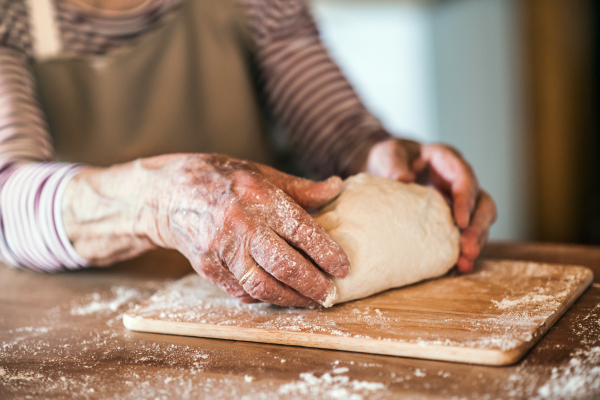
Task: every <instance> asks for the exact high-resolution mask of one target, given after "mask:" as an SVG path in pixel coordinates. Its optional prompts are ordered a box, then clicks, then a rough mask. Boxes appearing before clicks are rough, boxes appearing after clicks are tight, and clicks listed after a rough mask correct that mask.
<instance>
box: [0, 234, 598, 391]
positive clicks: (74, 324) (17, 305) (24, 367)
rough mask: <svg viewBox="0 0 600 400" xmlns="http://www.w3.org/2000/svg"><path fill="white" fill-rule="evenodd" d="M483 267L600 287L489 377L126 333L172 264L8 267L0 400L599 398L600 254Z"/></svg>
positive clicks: (563, 251) (355, 356)
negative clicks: (566, 277) (536, 269)
mask: <svg viewBox="0 0 600 400" xmlns="http://www.w3.org/2000/svg"><path fill="white" fill-rule="evenodd" d="M482 257H484V258H499V259H515V260H532V261H543V262H555V263H563V264H577V265H585V266H587V267H590V268H591V269H592V270H593V271H594V274H595V283H594V284H593V285H592V286H591V287H590V288H588V289H587V291H586V292H585V293H584V294H583V296H582V297H581V298H580V299H579V300H578V301H577V302H576V303H575V304H574V305H573V306H572V307H571V308H570V309H569V310H568V311H567V312H566V313H565V315H564V316H563V317H562V318H561V319H560V320H559V321H558V322H557V323H556V325H555V326H554V327H552V328H551V329H550V331H549V332H548V333H547V334H546V335H545V337H543V338H542V339H541V340H540V342H539V343H538V344H537V345H536V346H535V347H534V348H533V349H532V350H531V351H530V352H529V354H528V355H527V356H526V357H525V358H524V359H523V360H522V361H520V362H519V363H517V364H515V365H512V366H508V367H484V366H477V365H468V364H458V363H449V362H438V361H426V360H417V359H410V358H400V357H390V356H379V355H370V354H359V353H349V352H342V351H332V350H320V349H309V348H300V347H290V346H278V345H266V344H257V343H247V342H236V341H226V340H215V339H201V338H191V337H180V336H169V335H158V334H144V333H136V332H130V331H128V330H126V329H125V328H124V327H123V324H122V321H121V317H122V313H123V312H124V311H126V310H127V309H128V307H130V306H132V305H133V304H135V303H137V302H139V301H141V300H143V299H145V298H147V297H149V296H150V295H151V294H152V293H154V292H155V291H156V290H157V289H159V288H160V287H162V286H163V285H164V284H165V283H167V282H169V281H172V280H175V279H178V278H180V277H182V276H183V275H185V274H187V273H189V272H191V267H190V266H189V264H188V263H187V261H186V260H185V259H183V258H182V257H181V256H180V255H178V254H176V253H173V252H167V251H157V252H153V253H150V254H147V255H145V256H143V257H140V258H138V259H135V260H132V261H128V262H125V263H121V264H119V265H117V266H114V267H111V268H106V269H103V268H92V269H87V270H81V271H73V272H65V273H59V274H53V275H48V274H36V273H31V272H24V271H19V270H13V269H9V268H6V267H4V266H0V398H1V399H11V398H50V397H51V398H111V399H112V398H116V399H121V398H123V399H129V398H131V399H140V398H152V399H155V398H157V399H170V398H173V399H182V398H232V399H243V398H247V399H277V398H281V399H284V398H285V399H290V398H307V399H314V398H327V399H331V398H333V399H352V400H358V399H361V398H369V399H371V398H372V399H387V398H399V397H403V398H452V397H455V398H468V399H496V398H502V399H507V398H531V397H540V398H544V397H553V398H595V397H600V367H599V366H600V284H599V283H598V282H600V247H588V246H569V245H553V244H535V243H534V244H521V243H491V244H488V245H487V247H486V248H485V249H484V252H483V255H482Z"/></svg>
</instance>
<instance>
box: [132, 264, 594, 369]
mask: <svg viewBox="0 0 600 400" xmlns="http://www.w3.org/2000/svg"><path fill="white" fill-rule="evenodd" d="M592 279H593V274H592V271H591V270H589V269H588V268H585V267H580V266H572V265H558V264H540V263H534V262H520V261H497V260H484V261H479V262H478V263H477V265H476V268H475V272H473V273H471V274H468V275H458V274H451V275H448V276H445V277H443V278H440V279H436V280H432V281H428V282H424V283H420V284H416V285H412V286H409V287H405V288H401V289H395V290H390V291H387V292H384V293H381V294H378V295H375V296H372V297H369V298H367V299H362V300H357V301H353V302H350V303H346V304H340V305H336V306H334V307H332V308H330V309H297V308H285V307H277V306H273V305H269V304H264V303H260V304H252V305H246V304H243V303H241V302H239V301H238V300H236V299H234V298H231V297H229V296H228V295H227V294H225V293H224V292H222V291H221V290H219V289H217V288H215V287H214V286H212V285H211V284H210V283H208V282H206V281H205V280H204V279H202V278H201V277H199V276H198V275H195V274H194V275H188V276H186V277H184V278H182V279H180V280H178V281H176V282H174V283H172V284H171V285H169V286H168V287H166V288H165V289H163V290H161V291H159V292H158V293H156V294H155V295H154V296H152V297H151V298H150V299H148V300H147V301H145V302H144V303H142V304H140V305H138V306H136V307H134V308H133V309H131V310H130V311H128V312H127V313H126V314H125V315H124V316H123V322H124V324H125V326H126V327H127V328H128V329H131V330H135V331H143V332H156V333H168V334H175V335H186V336H200V337H207V338H219V339H231V340H243V341H252V342H262V343H276V344H285V345H295V346H305V347H318V348H324V349H336V350H347V351H356V352H364V353H375V354H387V355H395V356H406V357H417V358H427V359H434V360H447V361H457V362H466V363H474V364H487V365H507V364H512V363H515V362H517V361H518V360H520V359H521V358H522V357H523V356H524V355H525V353H527V351H528V350H529V349H530V348H531V347H533V345H534V344H535V343H537V341H538V340H539V339H540V338H541V337H542V335H544V333H546V331H548V329H549V328H550V327H551V326H552V325H553V324H554V323H555V322H556V321H557V320H558V319H559V318H560V316H561V315H562V314H563V313H564V312H565V311H566V310H567V309H568V308H569V307H570V306H571V304H573V303H574V302H575V300H576V299H577V298H578V297H579V296H580V295H581V294H582V293H583V292H584V290H585V289H586V288H587V287H588V286H589V285H590V283H591V282H592Z"/></svg>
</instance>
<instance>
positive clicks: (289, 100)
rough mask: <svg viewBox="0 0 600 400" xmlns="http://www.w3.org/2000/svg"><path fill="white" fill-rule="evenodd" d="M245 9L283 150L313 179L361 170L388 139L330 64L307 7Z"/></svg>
mask: <svg viewBox="0 0 600 400" xmlns="http://www.w3.org/2000/svg"><path fill="white" fill-rule="evenodd" d="M245 3H250V5H255V4H254V3H256V1H253V0H246V1H245ZM258 3H260V4H262V3H261V2H258ZM250 5H249V6H248V11H247V12H248V14H249V16H250V17H251V18H249V19H250V20H251V21H252V23H254V24H255V25H256V27H255V30H254V31H255V32H257V33H256V34H255V42H256V47H257V50H256V58H257V61H258V64H259V67H260V72H261V77H262V81H263V84H264V87H263V90H264V91H265V94H266V97H267V99H268V100H269V103H270V106H271V108H272V110H273V113H274V114H275V116H276V117H277V118H278V119H279V121H280V122H281V123H282V125H283V126H284V128H285V134H286V138H285V139H286V140H285V142H286V144H287V145H288V146H289V149H290V150H291V151H293V152H294V153H296V155H298V156H299V157H300V158H301V161H302V165H303V166H305V167H307V169H308V170H309V172H311V173H312V174H314V175H315V176H318V177H325V176H329V175H332V174H337V175H341V176H348V175H351V174H354V173H357V172H359V171H360V170H362V169H364V168H363V167H364V164H365V162H366V159H367V155H368V152H369V150H370V148H371V147H372V146H373V145H374V144H375V143H378V142H380V141H382V140H386V139H389V138H390V137H391V136H390V134H389V133H388V132H386V130H385V129H384V128H383V126H382V125H381V123H380V122H379V121H378V120H377V118H375V117H374V116H373V115H372V114H371V113H370V112H369V111H368V110H367V109H366V107H365V106H364V105H363V104H362V102H361V100H360V99H359V97H358V95H357V94H356V92H355V91H354V89H353V88H352V86H351V84H350V83H349V82H348V80H347V79H346V77H345V76H344V75H343V73H342V72H341V70H340V68H339V67H338V66H337V64H336V63H335V62H334V61H333V60H332V59H331V57H330V55H329V54H328V52H327V50H326V49H325V47H324V46H323V43H322V42H321V40H320V38H319V34H318V30H317V27H316V25H315V22H314V20H313V19H312V16H311V13H310V10H309V7H308V4H307V2H306V1H305V0H295V1H291V2H289V3H286V4H282V5H281V6H280V7H281V8H282V9H285V10H280V12H279V13H269V12H267V11H268V10H266V7H267V6H266V5H262V6H263V7H264V8H265V9H264V10H263V9H261V8H260V7H256V6H254V7H250ZM261 10H262V13H261V12H260V11H261ZM292 12H293V13H294V18H291V17H290V13H292ZM278 15H279V16H281V15H285V16H286V18H283V17H277V16H278ZM265 26H266V27H268V29H267V28H264V27H265Z"/></svg>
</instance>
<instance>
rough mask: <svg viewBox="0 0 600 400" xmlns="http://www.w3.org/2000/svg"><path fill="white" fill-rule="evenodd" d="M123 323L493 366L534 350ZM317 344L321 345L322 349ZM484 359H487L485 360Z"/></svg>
mask: <svg viewBox="0 0 600 400" xmlns="http://www.w3.org/2000/svg"><path fill="white" fill-rule="evenodd" d="M123 324H124V325H125V327H126V328H127V329H129V330H131V331H137V332H145V333H159V334H170V335H179V336H192V337H201V338H209V339H221V340H232V341H244V342H254V343H269V344H277V345H288V346H289V345H291V346H299V347H306V348H320V349H329V350H341V351H351V352H356V353H368V354H380V355H387V356H399V357H409V358H420V359H429V360H436V361H450V362H458V363H463V364H478V365H490V366H504V365H510V364H514V363H516V362H517V361H519V360H520V359H521V358H522V357H523V356H524V355H525V353H526V352H527V351H528V350H529V349H530V347H531V346H524V345H521V346H517V347H514V348H512V349H509V350H499V349H481V348H478V349H474V348H469V347H461V346H438V345H426V346H423V345H421V344H417V343H408V342H394V341H387V340H386V341H382V340H378V339H364V338H353V337H344V336H331V335H323V334H318V333H311V334H307V333H306V332H285V331H273V330H268V329H257V328H243V329H244V331H245V333H246V337H245V338H240V337H239V329H241V328H240V327H238V326H215V325H208V326H207V329H203V328H202V326H201V325H197V324H193V323H190V322H176V321H161V320H155V319H150V318H148V319H147V318H143V317H139V316H131V315H129V314H127V313H125V314H123ZM265 338H269V340H268V341H267V340H265ZM271 338H273V339H271ZM315 344H318V346H317V345H315ZM424 348H427V350H428V352H423V349H424ZM431 350H437V351H436V352H435V355H436V356H431V355H430V354H429V353H433V352H431ZM484 358H485V360H483V359H484Z"/></svg>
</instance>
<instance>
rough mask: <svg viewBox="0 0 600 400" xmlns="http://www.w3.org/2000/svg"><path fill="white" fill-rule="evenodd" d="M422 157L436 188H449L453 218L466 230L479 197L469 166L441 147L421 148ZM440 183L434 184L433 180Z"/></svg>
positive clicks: (459, 157) (457, 155)
mask: <svg viewBox="0 0 600 400" xmlns="http://www.w3.org/2000/svg"><path fill="white" fill-rule="evenodd" d="M422 157H423V159H424V160H425V161H427V163H428V164H429V166H430V168H431V170H432V171H431V173H432V174H433V176H434V179H433V180H434V184H435V185H436V187H438V186H440V188H442V189H444V186H446V187H448V186H449V188H450V193H451V195H452V202H453V210H454V218H455V220H456V223H457V224H458V226H459V227H460V228H462V229H466V228H467V227H468V226H469V222H470V219H471V214H472V213H473V210H474V208H475V203H476V200H477V197H478V195H479V183H478V182H477V178H476V177H475V174H474V173H473V170H472V169H471V166H470V165H469V164H468V163H467V162H466V161H465V160H463V158H462V156H460V154H459V153H457V152H456V151H454V150H451V149H449V148H448V147H445V146H441V145H426V146H423V150H422ZM436 179H437V180H441V181H442V182H435V180H436Z"/></svg>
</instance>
